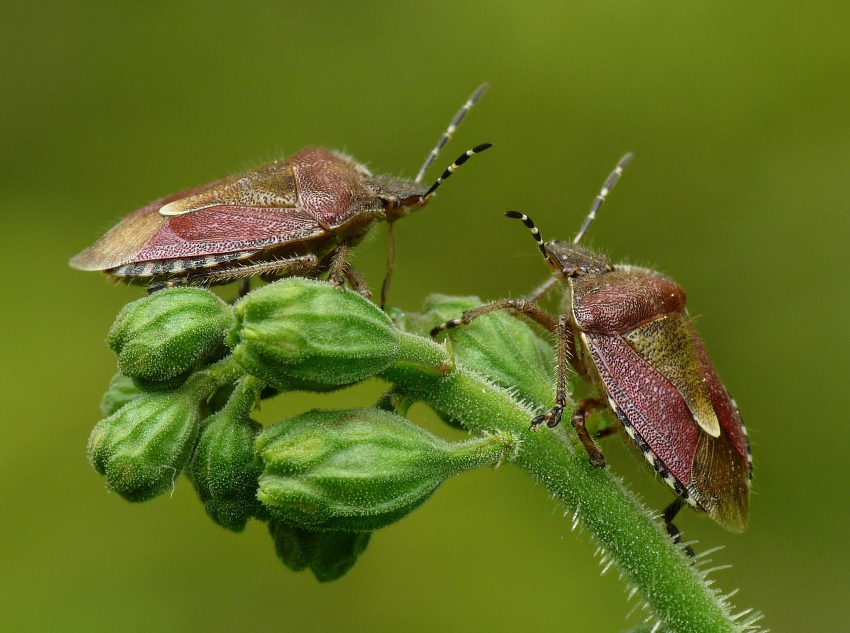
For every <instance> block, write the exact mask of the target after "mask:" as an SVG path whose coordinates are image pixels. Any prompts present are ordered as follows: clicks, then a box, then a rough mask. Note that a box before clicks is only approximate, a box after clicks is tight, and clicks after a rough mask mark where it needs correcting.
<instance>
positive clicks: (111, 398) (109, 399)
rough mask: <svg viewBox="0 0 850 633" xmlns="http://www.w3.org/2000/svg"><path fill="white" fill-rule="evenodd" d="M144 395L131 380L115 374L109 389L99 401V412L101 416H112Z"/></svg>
mask: <svg viewBox="0 0 850 633" xmlns="http://www.w3.org/2000/svg"><path fill="white" fill-rule="evenodd" d="M144 394H145V392H144V391H142V390H141V389H139V388H138V387H137V386H136V384H135V383H134V382H133V379H132V378H130V377H129V376H124V375H123V374H115V375H114V376H113V377H112V380H110V381H109V387H107V389H106V393H105V394H103V398H101V400H100V410H101V411H103V415H107V416H108V415H112V414H113V413H115V412H116V411H118V409H120V408H121V407H123V406H124V405H125V404H127V403H128V402H132V401H133V400H135V399H136V398H139V397H141V396H143V395H144Z"/></svg>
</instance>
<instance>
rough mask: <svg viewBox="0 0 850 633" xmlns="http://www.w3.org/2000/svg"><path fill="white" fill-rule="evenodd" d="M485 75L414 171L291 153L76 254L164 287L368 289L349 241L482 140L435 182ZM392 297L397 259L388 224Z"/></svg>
mask: <svg viewBox="0 0 850 633" xmlns="http://www.w3.org/2000/svg"><path fill="white" fill-rule="evenodd" d="M486 89H487V85H486V84H484V85H483V86H481V87H480V88H478V90H476V91H475V92H474V93H473V95H472V96H471V97H470V98H469V99H468V100H467V101H466V103H465V104H464V105H463V107H461V109H460V110H459V111H458V113H457V114H456V115H455V117H454V119H453V120H452V122H451V124H450V125H449V127H448V129H447V130H446V131H445V133H444V134H443V135H442V136H441V137H440V140H439V142H438V143H437V145H436V147H435V148H434V149H433V150H432V151H431V153H430V154H429V155H428V158H427V159H426V161H425V164H424V165H423V166H422V169H420V170H419V174H418V175H417V176H416V178H415V179H414V180H403V179H397V178H392V177H390V176H383V175H374V174H372V173H371V172H370V171H369V170H368V169H367V168H366V167H365V166H363V165H361V164H360V163H357V162H356V161H354V160H353V159H352V158H350V157H348V156H345V155H343V154H340V153H338V152H334V151H329V150H325V149H321V148H317V147H307V148H304V149H302V150H301V151H300V152H297V153H295V154H293V155H292V156H290V157H289V158H287V159H282V160H276V161H273V162H270V163H266V164H264V165H260V166H259V167H256V168H254V169H252V170H250V171H248V172H245V173H241V174H236V175H234V176H230V177H228V178H224V179H222V180H217V181H215V182H212V183H209V184H206V185H202V186H200V187H196V188H194V189H188V190H186V191H181V192H180V193H176V194H173V195H170V196H167V197H165V198H162V199H160V200H157V201H156V202H153V203H151V204H149V205H148V206H146V207H143V208H141V209H139V210H138V211H136V212H135V213H132V214H131V215H129V216H127V217H126V218H124V219H123V220H122V221H121V222H119V223H118V225H117V226H115V227H114V228H113V229H111V230H110V231H109V232H108V233H106V235H104V236H103V237H102V238H100V240H98V241H97V242H95V244H94V245H92V246H90V247H89V248H87V249H86V250H84V251H83V252H81V253H80V254H78V255H77V256H75V257H74V258H72V259H71V262H70V264H71V266H73V267H74V268H78V269H81V270H101V271H103V272H105V273H106V274H107V275H109V276H110V277H111V278H113V279H114V280H118V281H127V282H130V283H140V284H145V285H148V286H149V289H150V290H151V291H153V290H156V289H158V288H161V287H164V286H175V285H204V286H207V285H215V284H222V283H227V282H230V281H233V280H236V279H246V278H248V277H250V276H253V275H260V276H262V277H265V278H273V277H276V276H280V275H282V274H294V273H298V272H301V273H304V274H306V275H309V276H315V275H319V274H322V273H324V272H327V273H328V276H329V278H330V279H331V281H333V282H334V283H336V284H337V285H340V286H341V285H342V284H343V283H344V281H345V280H348V282H349V283H350V284H351V285H352V286H353V287H354V288H355V289H356V290H357V291H358V292H360V293H361V294H363V295H366V296H370V293H369V290H368V287H367V286H366V284H365V282H364V281H363V279H362V277H361V276H360V275H359V274H358V273H357V271H356V270H355V269H354V267H353V266H352V265H351V264H350V263H349V262H348V254H349V249H350V248H351V247H352V246H355V245H356V244H357V243H359V242H360V241H361V240H362V239H363V237H364V236H365V235H366V233H367V232H368V231H369V229H370V228H371V226H372V225H373V224H374V223H375V222H378V221H386V222H387V223H388V224H389V225H390V226H392V223H393V222H395V221H396V220H398V219H399V218H401V217H404V216H405V215H407V214H409V213H411V212H413V211H415V210H417V209H420V208H421V207H423V206H425V205H426V204H428V202H429V201H430V200H431V198H432V197H433V195H434V192H435V191H436V190H437V188H438V187H439V186H440V185H441V184H442V183H443V181H444V180H445V179H446V178H448V177H449V176H450V175H451V174H452V172H453V171H454V170H455V168H457V167H458V166H459V165H462V164H463V163H464V162H466V160H467V159H468V158H469V157H470V156H472V155H473V154H477V153H479V152H481V151H484V150H485V149H487V148H489V147H490V144H489V143H488V144H483V145H478V146H477V147H474V148H473V149H471V150H469V151H467V152H465V153H464V154H462V155H461V156H460V157H459V158H458V159H457V160H456V161H455V162H454V163H453V164H452V165H451V166H450V167H449V168H448V169H446V170H445V172H443V175H442V176H440V177H439V178H438V179H437V180H436V181H435V182H434V184H432V185H431V186H430V187H429V186H426V185H423V184H422V179H423V177H424V175H425V171H426V170H427V169H428V167H430V165H431V163H432V162H433V161H434V159H435V158H436V156H437V154H438V152H439V151H440V149H442V147H443V146H444V145H445V144H446V142H447V141H448V140H449V139H450V138H451V136H452V134H453V132H454V131H455V129H456V128H457V126H458V125H459V124H460V122H461V121H462V120H463V118H464V117H465V116H466V114H467V112H469V110H470V108H471V107H472V106H473V105H474V104H475V102H476V101H477V100H478V99H479V98H480V97H481V96H482V95H483V94H484V92H485V91H486ZM388 235H389V245H388V256H387V279H386V281H385V283H384V289H383V293H382V297H383V298H384V299H385V298H386V293H387V289H388V286H389V278H390V275H391V273H392V267H393V250H394V249H393V241H392V232H391V230H390V231H388Z"/></svg>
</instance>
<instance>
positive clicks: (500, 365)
mask: <svg viewBox="0 0 850 633" xmlns="http://www.w3.org/2000/svg"><path fill="white" fill-rule="evenodd" d="M480 305H481V301H480V300H479V299H478V298H477V297H447V296H445V295H438V294H437V295H431V296H430V297H428V298H427V299H426V300H425V305H424V308H425V310H426V315H425V316H426V317H427V318H426V319H425V321H424V323H426V324H427V328H429V329H430V328H432V327H434V326H435V325H438V324H440V323H445V322H446V321H449V320H451V319H456V318H458V317H459V316H460V315H461V313H462V312H463V311H464V310H470V309H472V308H477V307H478V306H480ZM408 323H416V324H418V323H419V321H412V320H408ZM420 327H421V326H420ZM426 335H427V334H426ZM448 336H450V337H451V348H452V351H453V353H454V355H455V359H456V360H457V362H459V363H461V364H462V365H464V366H465V367H467V368H475V371H476V372H478V373H480V374H481V375H483V376H484V377H485V378H487V379H488V380H490V381H492V382H493V383H495V384H497V385H499V386H501V387H504V388H506V389H510V390H515V391H516V392H517V393H518V394H519V396H520V397H521V398H523V399H525V400H527V401H528V402H550V401H551V400H552V397H553V389H554V387H553V385H554V384H555V377H554V364H555V353H554V351H553V348H552V345H551V344H550V343H548V342H546V341H545V340H544V339H542V338H540V336H538V335H537V334H536V333H535V331H534V330H533V329H532V328H531V327H530V326H529V325H528V322H527V321H525V320H524V319H522V318H517V317H514V316H511V315H510V314H508V313H507V312H506V311H500V312H494V313H492V314H488V315H486V316H482V317H479V318H478V319H476V320H475V321H473V322H472V323H471V324H469V325H467V326H463V327H458V328H454V329H452V330H449V333H448Z"/></svg>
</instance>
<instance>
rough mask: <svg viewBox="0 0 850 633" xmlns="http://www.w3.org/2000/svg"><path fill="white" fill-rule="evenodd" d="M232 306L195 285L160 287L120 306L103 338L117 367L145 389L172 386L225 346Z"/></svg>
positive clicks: (230, 321)
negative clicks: (115, 358)
mask: <svg viewBox="0 0 850 633" xmlns="http://www.w3.org/2000/svg"><path fill="white" fill-rule="evenodd" d="M234 322H235V319H234V316H233V310H232V309H231V307H230V306H228V305H227V304H226V303H224V302H223V301H222V300H221V299H219V298H218V297H217V296H215V295H214V294H213V293H211V292H209V291H207V290H203V289H201V288H173V289H168V290H161V291H160V292H156V293H154V294H152V295H150V296H148V297H145V298H143V299H139V300H138V301H134V302H133V303H130V304H128V305H126V306H124V308H123V309H122V310H121V312H120V313H119V314H118V318H117V319H116V320H115V323H114V324H113V326H112V329H111V330H110V331H109V336H108V337H107V343H108V344H109V347H110V348H111V349H112V350H113V351H114V352H115V353H116V354H117V355H118V368H119V369H120V371H121V373H122V374H124V375H125V376H129V377H131V378H133V379H134V380H135V381H136V384H137V385H138V386H139V387H141V388H143V389H145V390H149V391H161V390H164V389H173V388H174V387H177V386H179V385H181V384H182V383H183V382H184V381H185V380H186V378H188V376H189V375H190V374H191V373H192V371H193V370H195V369H197V368H198V367H199V366H200V365H201V364H203V363H204V362H205V361H208V360H209V359H211V358H215V357H217V356H220V355H221V354H222V352H224V350H225V349H226V348H225V347H224V338H225V335H226V334H227V332H228V331H229V330H230V329H231V328H232V327H233V323H234Z"/></svg>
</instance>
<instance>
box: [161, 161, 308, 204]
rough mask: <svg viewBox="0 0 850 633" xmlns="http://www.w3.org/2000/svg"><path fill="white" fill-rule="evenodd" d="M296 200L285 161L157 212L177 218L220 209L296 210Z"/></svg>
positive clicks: (223, 181) (227, 180)
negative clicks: (226, 207) (228, 207)
mask: <svg viewBox="0 0 850 633" xmlns="http://www.w3.org/2000/svg"><path fill="white" fill-rule="evenodd" d="M297 197H298V196H297V192H296V190H295V179H294V178H293V175H292V168H291V166H290V165H289V163H288V162H287V161H285V160H276V161H273V162H271V163H265V164H263V165H260V166H258V167H255V168H254V169H251V170H249V171H246V172H244V173H241V174H236V175H234V176H230V177H228V178H223V179H221V180H219V181H217V182H216V183H214V186H210V187H206V188H205V189H204V190H203V191H198V192H196V193H193V194H192V195H188V196H183V197H181V198H180V199H176V200H174V201H172V202H170V203H169V204H166V205H163V207H162V208H161V209H160V210H159V212H160V213H161V214H162V215H168V216H179V215H183V214H186V213H192V212H197V211H198V210H200V209H206V208H209V207H220V206H232V207H266V208H276V209H282V208H290V207H295V205H296V202H297Z"/></svg>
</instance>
